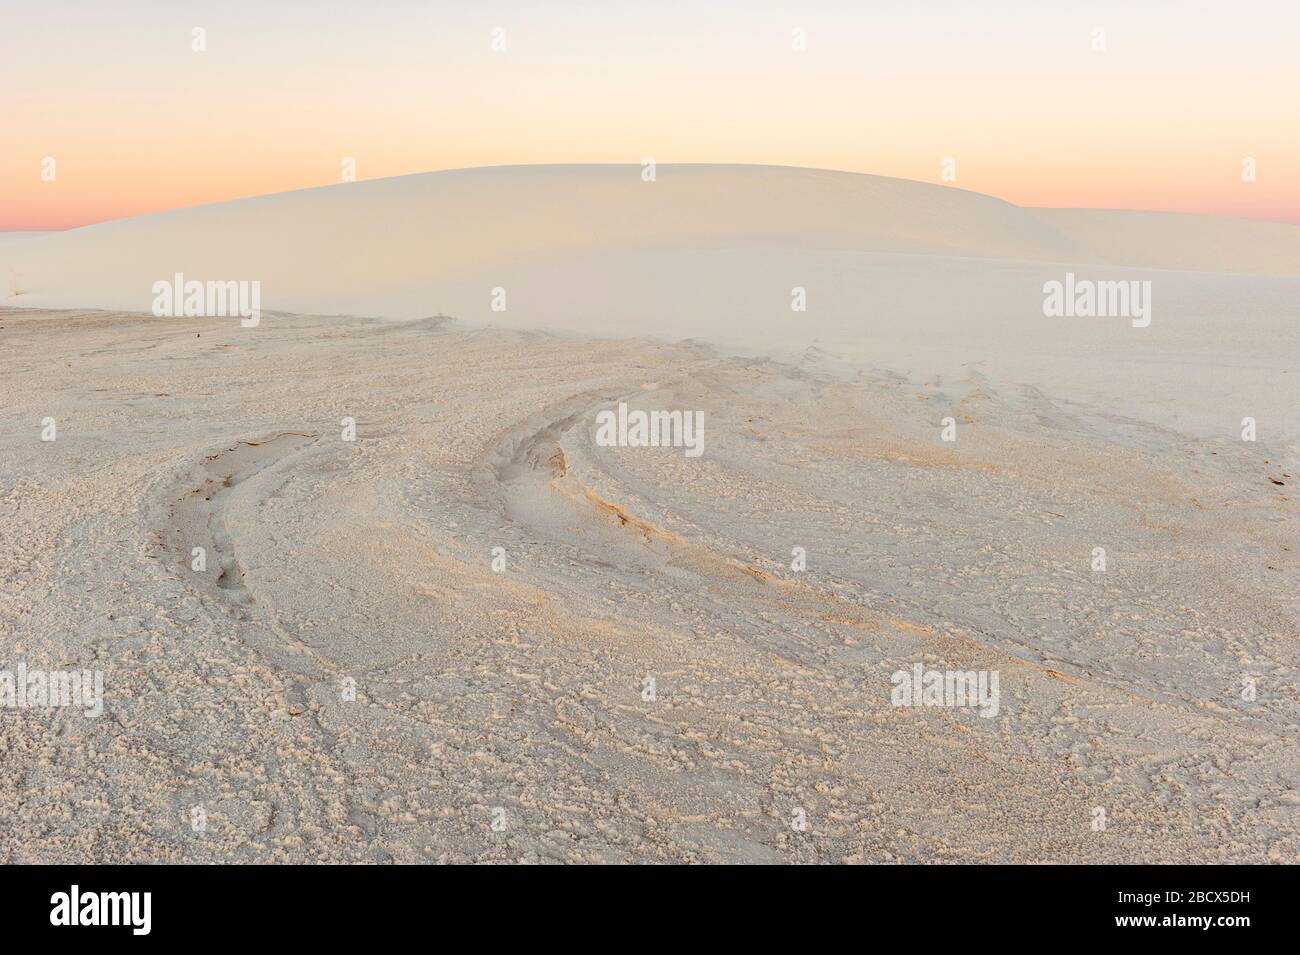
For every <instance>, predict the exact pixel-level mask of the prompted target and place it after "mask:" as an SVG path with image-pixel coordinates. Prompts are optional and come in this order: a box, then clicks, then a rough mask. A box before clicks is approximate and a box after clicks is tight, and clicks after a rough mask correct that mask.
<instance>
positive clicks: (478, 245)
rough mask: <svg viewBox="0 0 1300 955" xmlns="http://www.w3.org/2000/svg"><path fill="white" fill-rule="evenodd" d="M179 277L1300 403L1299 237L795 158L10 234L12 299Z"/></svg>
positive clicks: (1271, 228) (1216, 426)
mask: <svg viewBox="0 0 1300 955" xmlns="http://www.w3.org/2000/svg"><path fill="white" fill-rule="evenodd" d="M1067 271H1072V272H1075V273H1077V274H1078V275H1079V276H1080V277H1087V278H1091V279H1094V280H1101V281H1125V282H1129V281H1138V282H1141V281H1150V282H1152V300H1153V303H1154V309H1153V321H1152V324H1151V326H1150V327H1148V328H1143V329H1135V328H1132V327H1130V324H1129V322H1128V321H1126V320H1124V319H1123V318H1086V319H1085V318H1070V319H1065V318H1046V317H1044V314H1043V299H1044V293H1043V288H1044V283H1046V282H1051V281H1062V280H1064V278H1065V274H1066V272H1067ZM177 272H180V273H183V274H184V275H185V276H186V278H189V279H201V280H209V279H215V280H223V281H225V280H232V279H233V280H240V279H243V280H257V281H259V282H260V283H261V291H262V296H261V301H262V308H263V309H264V310H279V311H285V312H297V313H305V314H351V315H364V316H373V317H382V318H391V319H412V318H419V317H424V316H429V315H434V314H438V313H443V314H447V315H452V316H455V317H456V318H459V319H461V320H464V321H468V322H477V323H491V324H494V325H504V326H509V327H515V328H550V329H557V330H563V331H569V332H577V333H582V334H599V335H606V336H619V337H622V336H647V335H648V336H655V337H660V338H665V339H670V340H676V339H683V338H699V339H702V340H705V341H709V342H713V343H715V344H718V345H720V346H723V347H726V348H730V349H733V350H736V351H740V352H747V353H771V354H774V355H778V356H784V357H789V356H791V355H797V354H799V353H801V352H802V351H803V350H804V349H806V348H807V347H809V346H814V345H815V346H816V347H817V348H818V349H820V350H821V351H824V352H827V353H830V354H832V355H834V356H836V357H840V358H844V359H847V360H852V361H859V362H869V363H872V364H875V365H881V366H888V367H889V368H891V369H893V370H896V371H901V372H903V373H906V374H909V375H913V376H920V377H930V376H934V375H949V376H951V375H955V374H961V375H966V374H969V373H970V371H971V370H978V371H980V372H981V373H982V374H988V375H994V376H997V377H1001V378H1003V379H1009V380H1011V381H1014V382H1017V383H1022V384H1032V385H1034V386H1036V387H1040V388H1047V389H1049V390H1051V391H1052V392H1053V393H1055V394H1058V395H1062V396H1065V397H1071V398H1074V399H1078V400H1083V401H1096V402H1098V403H1099V404H1100V406H1101V407H1103V408H1105V409H1107V410H1109V411H1111V412H1113V413H1120V414H1126V415H1139V416H1144V417H1147V418H1152V419H1154V420H1158V421H1160V422H1161V423H1164V424H1169V425H1173V426H1175V427H1182V428H1187V429H1190V430H1193V431H1200V432H1204V433H1209V434H1223V433H1227V432H1228V431H1230V430H1232V429H1233V428H1235V427H1236V426H1237V423H1238V422H1239V421H1240V419H1241V418H1242V417H1243V416H1245V415H1248V414H1254V415H1256V416H1261V415H1262V416H1265V417H1269V418H1271V424H1270V428H1269V432H1268V433H1269V434H1271V435H1273V436H1279V435H1282V434H1287V435H1290V434H1291V433H1292V429H1293V426H1292V425H1291V421H1292V419H1293V418H1294V415H1293V414H1292V413H1291V412H1290V411H1289V410H1288V409H1293V408H1294V407H1296V405H1297V403H1300V394H1297V387H1296V385H1295V384H1294V378H1295V376H1294V375H1291V374H1290V373H1289V371H1290V370H1289V369H1288V368H1287V367H1286V364H1287V360H1286V358H1285V356H1286V355H1294V354H1296V353H1298V351H1297V349H1298V348H1300V338H1298V337H1297V336H1300V332H1298V331H1297V329H1300V304H1298V303H1300V227H1298V226H1292V225H1283V224H1277V223H1269V222H1254V221H1245V220H1230V219H1216V218H1210V217H1200V216H1189V215H1173V214H1157V213H1139V212H1112V211H1090V210H1051V209H1044V210H1034V209H1023V208H1019V207H1017V206H1014V205H1012V204H1010V203H1007V202H1004V201H1002V200H999V199H995V198H992V197H989V196H985V195H980V194H977V193H973V192H967V191H964V190H961V189H956V188H950V187H943V186H936V185H931V184H926V183H920V182H911V181H904V180H897V179H888V178H882V177H878V176H867V175H859V174H854V173H841V172H827V171H821V170H813V169H794V168H786V167H775V166H714V165H662V166H660V167H659V168H658V170H657V177H656V181H654V182H646V181H643V180H642V176H641V169H640V167H639V166H618V165H588V166H571V165H557V166H513V167H490V168H482V169H466V170H455V171H450V172H438V173H428V174H422V175H413V176H403V177H398V178H392V179H380V180H372V181H367V182H359V183H352V184H342V185H337V186H327V187H323V188H317V189H307V190H301V191H297V192H288V193H281V194H278V195H271V196H262V197H258V198H252V199H243V200H238V201H234V202H225V203H220V204H216V205H209V206H202V207H197V208H192V209H183V210H176V211H172V212H166V213H159V214H155V215H148V216H141V217H138V218H134V219H127V220H120V221H116V222H108V223H102V224H98V225H93V226H88V227H85V228H81V229H74V230H71V231H69V232H64V233H55V234H47V235H43V236H39V237H35V238H30V239H27V240H20V241H13V242H9V243H5V244H3V245H0V301H3V302H4V303H6V304H10V305H26V306H33V307H97V308H113V309H121V310H129V311H135V312H148V311H149V310H150V306H151V303H152V300H153V293H152V288H153V284H154V283H155V282H157V281H159V280H162V279H170V278H171V277H172V276H173V275H174V274H175V273H177ZM498 288H500V289H504V290H505V299H504V304H505V310H504V311H494V310H493V308H492V305H493V290H494V289H498ZM795 289H803V290H805V291H804V294H805V295H806V301H807V309H806V311H803V312H797V311H794V310H793V309H792V301H793V299H794V297H795V295H796V293H795V291H794V290H795ZM498 304H501V302H500V301H498ZM1229 331H1230V332H1231V335H1230V337H1227V338H1225V334H1226V333H1228V332H1229ZM1279 356H1283V357H1279ZM1139 367H1140V368H1141V371H1140V372H1139V371H1137V369H1138V368H1139ZM1139 374H1140V375H1141V379H1142V380H1141V382H1140V383H1135V381H1134V380H1133V377H1134V376H1136V375H1139ZM1126 376H1127V377H1126Z"/></svg>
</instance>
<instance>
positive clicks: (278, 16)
mask: <svg viewBox="0 0 1300 955" xmlns="http://www.w3.org/2000/svg"><path fill="white" fill-rule="evenodd" d="M196 29H197V30H201V31H203V33H202V37H203V41H204V43H203V46H204V48H203V49H202V50H196V49H195V46H196V38H195V37H196V35H195V30H196ZM1098 31H1101V32H1100V33H1099V32H1098ZM800 37H802V38H803V47H804V48H803V49H797V48H796V47H798V46H799V45H800V44H799V42H798V41H799V39H800ZM1297 38H1300V3H1297V2H1295V0H1231V2H1228V0H1177V2H1173V0H1126V2H1123V3H1111V2H1083V0H1078V2H1063V0H1033V2H1030V0H1024V2H1020V0H1016V2H1000V3H989V2H974V0H969V2H955V0H928V2H926V0H907V2H894V0H835V2H808V3H773V2H767V0H747V2H734V0H717V2H708V0H693V2H689V3H687V2H677V0H644V2H641V0H636V2H634V0H622V2H620V0H568V2H564V0H554V2H540V0H534V2H529V3H520V2H494V0H477V2H464V0H450V2H440V0H423V2H409V0H401V2H384V0H368V2H355V3H353V2H349V3H342V2H329V0H313V2H306V0H259V2H239V0H236V2H230V0H225V2H220V3H215V2H208V0H194V2H187V0H115V2H112V3H107V2H102V3H101V2H88V0H81V2H74V0H40V2H38V3H19V2H17V0H0V230H54V229H67V228H73V227H76V226H79V225H86V224H89V223H93V222H99V221H103V220H107V219H115V218H121V217H125V216H133V215H140V214H143V213H148V212H155V211H159V210H165V209H172V208H178V207H184V206H191V205H198V204H202V203H208V202H217V201H222V200H226V199H233V198H239V197H243V196H252V195H262V194H266V193H272V192H281V191H284V190H289V189H300V188H306V187H311V186H323V185H329V184H332V183H337V182H340V181H342V180H343V177H344V160H345V159H346V158H349V157H350V158H351V159H352V160H354V162H355V176H356V178H357V179H370V178H377V177H382V176H395V175H403V174H407V173H417V172H428V171H432V170H438V169H454V168H462V167H466V166H484V165H509V164H517V163H562V162H601V163H620V162H622V163H639V162H641V161H642V160H643V159H645V158H648V157H652V158H654V159H655V160H656V161H657V162H659V163H670V162H733V163H773V164H781V165H793V166H811V167H819V168H828V169H842V170H850V171H855V172H867V173H875V174H878V175H886V176H899V177H903V178H907V179H919V180H924V181H931V182H937V183H942V182H947V183H948V184H951V185H953V186H956V187H959V188H964V189H971V190H974V191H976V192H984V193H988V194H991V195H995V196H998V197H1000V198H1003V199H1007V200H1009V201H1011V202H1014V203H1017V204H1019V205H1029V206H1054V207H1062V206H1064V207H1095V208H1125V209H1158V210H1171V211H1183V212H1199V213H1207V214H1214V215H1231V216H1242V217H1247V218H1257V219H1273V220H1279V221H1285V222H1295V223H1300V55H1297V49H1296V43H1297ZM502 40H504V49H494V41H495V45H496V46H498V47H500V46H501V45H502V42H501V41H502ZM1098 47H1104V48H1101V49H1099V48H1098ZM945 160H952V162H951V163H949V164H948V165H947V166H946V167H945ZM1247 160H1250V161H1252V165H1253V169H1254V178H1253V179H1244V178H1243V169H1245V168H1246V166H1245V165H1244V164H1245V163H1246V161H1247ZM945 168H946V169H947V170H948V171H949V172H950V173H953V174H955V179H951V180H946V179H945V178H944V171H945Z"/></svg>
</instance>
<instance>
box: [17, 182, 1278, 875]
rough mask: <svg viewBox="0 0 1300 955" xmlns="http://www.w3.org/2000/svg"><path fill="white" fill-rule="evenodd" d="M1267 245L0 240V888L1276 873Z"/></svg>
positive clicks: (421, 211)
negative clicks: (1, 759) (846, 868)
mask: <svg viewBox="0 0 1300 955" xmlns="http://www.w3.org/2000/svg"><path fill="white" fill-rule="evenodd" d="M1297 233H1300V229H1298V228H1296V227H1291V226H1280V225H1275V224H1271V223H1248V222H1237V221H1230V220H1216V219H1211V218H1204V217H1190V216H1173V217H1170V216H1159V215H1154V214H1142V213H1120V212H1113V213H1112V212H1106V213H1093V212H1083V211H1071V210H1026V209H1019V208H1017V207H1015V206H1011V205H1009V204H1007V203H1004V202H1001V201H999V200H996V199H992V198H989V197H985V196H978V195H975V194H972V193H966V192H961V191H958V190H952V189H942V188H938V187H933V186H927V185H924V184H920V183H909V182H899V181H895V180H886V179H880V178H877V177H869V176H855V175H849V174H842V173H828V172H821V171H813V170H793V169H783V168H775V167H705V166H685V167H677V166H660V167H659V170H658V181H656V182H654V183H645V182H642V181H640V178H639V169H638V168H636V167H606V166H595V167H515V168H499V169H485V170H465V171H458V172H452V173H438V174H430V175H426V176H411V177H404V178H401V179H391V180H381V181H375V182H367V183H358V184H355V185H348V186H338V187H329V188H326V189H317V190H306V191H302V192H296V193H287V194H284V195H280V196H269V197H263V198H259V199H251V200H242V201H239V202H233V203H225V204H221V205H217V206H209V207H203V208H198V209H190V210H183V211H178V212H174V213H166V214H162V215H156V216H146V217H141V218H139V219H133V220H125V221H122V222H116V223H108V224H105V225H102V226H95V227H90V228H86V229H78V230H74V231H72V232H68V233H58V234H52V235H44V236H37V237H24V238H15V239H12V240H11V241H8V242H3V243H0V281H3V282H9V283H10V285H9V287H8V288H0V293H3V294H5V295H7V298H5V299H4V301H5V303H6V304H8V305H10V306H21V307H15V308H11V309H7V310H4V311H0V349H2V352H0V353H2V354H3V356H4V357H3V363H4V375H3V376H2V377H0V389H2V393H3V398H4V402H3V407H4V411H3V428H2V429H0V441H2V442H3V456H0V528H3V534H2V536H0V574H2V575H3V579H4V581H5V586H4V588H3V591H0V645H3V646H4V647H5V648H6V650H7V651H8V652H7V654H6V659H5V660H0V665H6V664H8V663H10V662H12V661H15V660H20V659H21V660H23V661H25V662H26V663H27V664H28V665H30V666H32V667H44V668H46V669H50V670H53V669H57V668H60V667H63V668H72V667H79V668H85V669H97V670H102V671H103V673H104V716H103V717H102V718H99V719H92V718H86V717H85V716H84V715H83V714H82V713H81V712H79V711H76V710H71V709H70V710H52V711H37V710H27V711H10V712H0V746H2V747H3V749H4V751H5V753H6V761H7V764H8V767H9V768H10V770H11V771H10V772H8V773H6V774H4V776H3V777H2V780H3V781H0V822H2V823H3V824H0V858H3V859H5V860H6V861H83V860H84V861H109V860H112V861H126V860H130V861H144V860H157V861H177V860H199V861H226V860H233V861H275V860H285V861H307V860H329V861H338V860H361V861H391V860H397V861H426V860H430V861H432V860H440V861H450V860H565V861H669V860H690V861H740V860H753V861H909V862H912V861H987V862H992V861H1089V862H1092V861H1122V862H1137V861H1194V862H1216V861H1266V860H1267V861H1294V860H1295V858H1296V855H1297V850H1298V849H1300V825H1298V823H1297V813H1296V806H1297V804H1300V793H1298V792H1297V788H1298V786H1300V758H1298V757H1297V752H1298V749H1297V743H1298V740H1297V730H1296V726H1297V715H1300V696H1298V694H1297V679H1296V676H1295V674H1296V672H1297V663H1300V661H1298V660H1297V643H1296V636H1295V634H1296V599H1297V598H1296V594H1297V583H1300V568H1298V567H1297V563H1296V560H1295V554H1294V547H1295V541H1296V539H1297V533H1296V532H1297V519H1296V513H1295V506H1294V503H1293V500H1292V488H1293V487H1294V484H1295V480H1296V476H1295V474H1294V471H1293V470H1291V468H1292V467H1293V466H1294V462H1295V452H1294V447H1295V440H1296V436H1297V430H1296V424H1295V413H1294V409H1295V408H1296V407H1297V393H1296V384H1295V375H1296V373H1297V367H1296V366H1297V356H1298V355H1300V350H1297V348H1296V344H1297V341H1296V339H1297V319H1300V306H1298V305H1297V302H1298V301H1300V299H1298V298H1297V295H1296V292H1297V291H1298V290H1300V265H1298V264H1297V263H1300V254H1297V253H1300V238H1297ZM177 272H181V273H183V274H184V275H185V276H186V277H187V278H192V279H195V280H201V281H207V280H212V281H243V280H248V281H258V282H260V283H261V289H262V293H261V294H262V308H263V315H262V320H261V322H260V324H259V325H258V326H257V327H255V328H245V327H241V325H240V322H239V320H238V318H155V317H153V316H152V315H150V314H148V313H149V311H150V306H151V299H152V293H151V288H152V286H153V283H154V282H156V281H158V280H170V279H171V278H172V276H173V275H174V273H177ZM1067 272H1068V273H1071V274H1073V275H1075V276H1077V277H1079V279H1080V280H1081V281H1087V280H1094V281H1121V280H1124V281H1127V280H1130V279H1131V280H1133V281H1139V282H1145V281H1149V282H1150V283H1151V303H1152V313H1151V323H1150V325H1149V326H1148V327H1145V328H1135V327H1133V325H1132V324H1131V323H1130V321H1129V320H1127V318H1124V317H1118V318H1116V317H1104V318H1102V317H1093V318H1085V317H1053V318H1049V317H1046V316H1045V315H1044V314H1043V297H1044V296H1043V285H1044V283H1045V282H1048V281H1052V280H1064V278H1065V276H1066V274H1067ZM796 287H799V288H803V289H805V290H806V295H807V303H808V307H807V311H806V312H792V310H791V301H792V294H791V293H792V289H794V288H796ZM495 288H502V289H504V290H505V292H506V295H507V301H508V304H507V308H506V310H505V311H504V312H494V311H493V310H492V308H491V302H492V290H493V289H495ZM87 309H97V311H87ZM435 314H443V315H448V316H453V317H454V318H452V319H444V318H432V317H430V316H433V315H435ZM350 316H355V317H350ZM620 401H622V402H624V403H626V404H627V406H628V407H629V408H632V409H634V410H635V409H646V410H652V409H684V410H691V411H694V412H696V413H698V414H700V415H701V419H702V421H703V422H704V432H703V434H704V438H703V441H704V444H703V447H704V452H703V454H701V455H700V456H699V457H698V458H695V457H690V456H687V455H686V454H685V453H684V452H683V449H682V448H680V447H676V448H674V447H627V446H606V445H605V444H602V443H598V442H597V440H596V433H597V415H598V413H599V412H600V411H601V410H604V409H610V408H615V407H617V405H618V403H619V402H620ZM1247 416H1250V417H1253V418H1255V419H1256V420H1257V422H1258V431H1259V434H1258V440H1257V441H1254V442H1245V441H1242V440H1241V435H1240V430H1241V419H1242V418H1244V417H1247ZM46 418H52V419H53V420H54V422H55V423H56V425H57V438H56V439H55V440H54V441H41V440H40V438H41V431H42V422H43V420H44V419H46ZM345 418H346V419H354V420H355V423H356V440H355V441H347V440H343V430H344V426H343V419H345ZM945 418H951V419H952V420H953V423H954V427H955V428H956V434H957V440H956V441H955V442H951V443H949V442H944V441H943V440H942V439H941V422H942V421H943V419H945ZM195 547H202V548H203V549H204V552H205V554H206V558H207V560H206V567H205V568H204V569H203V570H202V571H196V570H193V569H191V568H192V556H191V555H192V551H193V548H195ZM1097 547H1102V548H1105V551H1106V556H1107V565H1106V570H1105V571H1094V570H1093V569H1092V560H1093V551H1094V548H1097ZM495 548H501V550H500V551H499V552H498V551H494V549H495ZM795 548H802V549H803V550H804V551H805V552H806V560H807V567H806V570H803V571H795V570H792V568H791V561H792V552H793V550H794V549H795ZM494 554H500V555H501V556H502V558H503V559H504V561H505V565H504V569H503V570H502V571H501V572H497V571H494V569H493V560H494ZM916 664H922V665H923V666H924V667H926V668H931V669H937V670H959V671H984V672H996V673H998V674H1000V693H1001V700H1000V706H999V710H998V713H997V715H996V716H995V717H992V718H984V717H981V716H980V715H979V714H978V713H977V712H975V711H973V710H969V709H957V708H947V707H922V708H909V707H899V706H894V705H891V692H890V691H891V675H892V674H894V673H896V672H899V671H910V669H911V668H912V667H913V666H914V665H916ZM647 678H653V680H654V683H653V687H654V692H653V694H650V695H652V696H653V699H648V698H647V693H646V687H647V684H646V682H645V681H646V679H647ZM1244 678H1249V679H1250V680H1251V681H1253V683H1252V685H1254V686H1255V687H1256V688H1257V692H1256V693H1254V694H1243V692H1242V690H1243V679H1244ZM349 681H352V682H349ZM352 685H355V699H349V698H348V697H349V696H350V694H349V693H347V692H345V688H347V687H350V686H352ZM1247 695H1249V696H1250V697H1252V698H1250V699H1247V698H1246V696H1247ZM196 808H199V809H202V811H203V818H204V819H205V820H206V824H205V825H204V826H203V827H202V830H203V831H195V829H194V826H193V825H192V821H193V818H194V816H193V813H194V810H195V809H196ZM1098 808H1102V809H1104V810H1105V813H1106V819H1107V825H1106V828H1105V829H1104V831H1097V830H1096V829H1095V828H1094V824H1095V820H1096V818H1097V815H1096V810H1097V809H1098ZM797 810H802V811H803V815H804V817H806V820H807V827H806V828H803V829H801V828H798V827H796V826H795V825H792V821H793V820H795V819H796V818H797V817H798V812H797ZM494 819H496V820H499V822H500V825H499V826H498V828H497V829H495V830H494V829H493V826H492V823H493V820H494Z"/></svg>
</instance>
